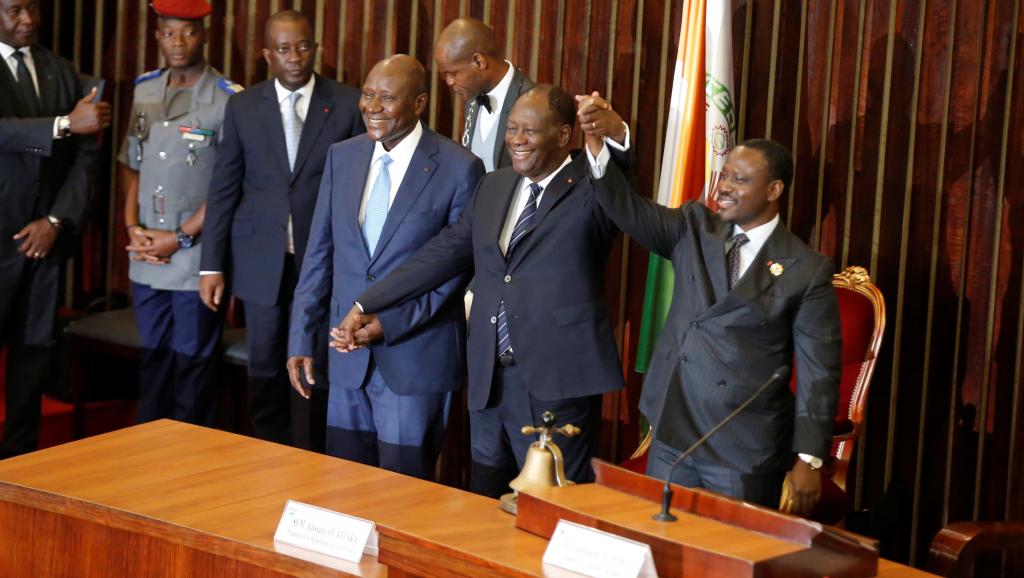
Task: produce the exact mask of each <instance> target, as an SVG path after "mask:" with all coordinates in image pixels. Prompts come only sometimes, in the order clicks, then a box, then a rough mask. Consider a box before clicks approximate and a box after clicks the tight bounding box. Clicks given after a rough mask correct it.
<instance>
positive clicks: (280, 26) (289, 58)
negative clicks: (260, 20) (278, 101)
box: [263, 19, 317, 91]
mask: <svg viewBox="0 0 1024 578" xmlns="http://www.w3.org/2000/svg"><path fill="white" fill-rule="evenodd" d="M266 44H267V47H266V48H264V49H263V58H264V60H266V61H267V67H268V68H269V69H270V73H271V74H272V75H274V78H276V79H277V80H278V82H280V83H281V85H282V86H284V87H285V88H287V89H288V90H291V91H295V90H298V89H300V88H302V87H303V86H305V85H306V83H307V82H309V77H310V76H312V75H313V63H314V58H313V57H314V56H315V55H316V48H317V44H316V42H314V41H313V31H312V30H311V29H310V26H309V21H308V20H305V19H296V20H275V21H272V22H271V23H270V25H269V27H268V28H267V34H266Z"/></svg>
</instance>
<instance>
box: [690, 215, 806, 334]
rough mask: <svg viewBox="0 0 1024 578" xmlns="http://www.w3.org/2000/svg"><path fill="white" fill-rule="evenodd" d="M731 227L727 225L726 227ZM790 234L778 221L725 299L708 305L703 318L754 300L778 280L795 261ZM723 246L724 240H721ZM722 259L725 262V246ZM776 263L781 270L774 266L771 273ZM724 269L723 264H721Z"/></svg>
mask: <svg viewBox="0 0 1024 578" xmlns="http://www.w3.org/2000/svg"><path fill="white" fill-rule="evenodd" d="M730 228H731V227H730V226H727V227H726V230H729V229H730ZM792 240H793V234H792V233H790V231H789V229H787V228H786V226H785V225H783V224H782V223H781V222H780V223H779V224H778V226H776V227H775V231H773V232H772V234H771V236H770V237H768V240H767V241H765V243H764V245H763V246H762V247H761V250H760V251H758V253H757V255H755V256H754V260H753V261H752V262H751V263H750V266H749V267H747V270H746V271H745V272H744V273H743V276H742V277H740V278H739V280H738V281H737V282H736V286H735V287H733V289H732V291H730V292H729V293H728V294H727V295H726V296H725V298H723V299H719V300H718V302H717V303H715V305H713V306H712V307H711V308H709V309H708V310H707V311H706V313H705V315H702V317H713V316H715V315H721V314H723V313H727V312H729V311H732V310H733V309H736V308H737V307H741V306H743V305H745V304H748V303H751V302H754V301H757V300H758V299H759V298H760V296H761V295H763V294H764V293H765V292H766V291H767V290H768V289H769V288H770V287H771V286H772V285H773V284H774V283H775V281H776V279H778V278H779V277H780V276H781V275H783V274H785V270H786V269H790V268H791V266H792V265H793V264H794V263H796V262H797V260H798V257H795V256H794V255H793V251H792ZM723 245H724V240H723ZM722 252H723V257H722V259H721V260H722V261H723V263H724V261H725V258H724V249H723V251H722ZM774 264H778V265H779V266H780V267H781V270H780V269H778V268H776V272H777V273H778V274H776V273H772V265H774ZM722 268H723V270H724V268H725V266H724V265H723V266H722Z"/></svg>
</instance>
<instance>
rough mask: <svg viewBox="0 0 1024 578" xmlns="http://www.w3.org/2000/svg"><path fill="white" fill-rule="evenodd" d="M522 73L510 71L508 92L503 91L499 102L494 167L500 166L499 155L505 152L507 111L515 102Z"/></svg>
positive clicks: (520, 87)
mask: <svg viewBox="0 0 1024 578" xmlns="http://www.w3.org/2000/svg"><path fill="white" fill-rule="evenodd" d="M523 78H524V76H523V74H522V73H521V72H519V70H517V69H513V71H512V82H510V83H509V85H508V92H507V93H505V100H504V102H502V103H501V116H499V117H498V127H497V130H498V133H497V134H496V135H495V138H496V139H497V142H496V143H495V146H494V159H493V161H494V165H493V166H494V167H500V166H501V155H502V154H503V153H504V152H505V130H506V129H507V128H508V113H509V112H511V111H512V105H514V104H515V103H516V99H517V98H519V94H520V92H522V88H523Z"/></svg>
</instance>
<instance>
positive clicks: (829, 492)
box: [623, 266, 885, 524]
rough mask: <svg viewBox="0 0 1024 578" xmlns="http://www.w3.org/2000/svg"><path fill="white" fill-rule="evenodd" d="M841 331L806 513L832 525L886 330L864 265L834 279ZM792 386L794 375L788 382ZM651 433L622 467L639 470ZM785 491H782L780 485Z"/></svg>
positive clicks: (840, 509) (838, 515)
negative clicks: (822, 463)
mask: <svg viewBox="0 0 1024 578" xmlns="http://www.w3.org/2000/svg"><path fill="white" fill-rule="evenodd" d="M832 285H833V287H835V290H836V298H837V299H838V301H839V317H840V323H841V324H842V332H843V352H842V377H841V379H840V383H839V405H838V407H837V408H836V420H835V428H834V430H833V431H834V433H833V437H832V457H833V461H832V464H830V466H829V467H828V468H827V469H823V471H822V475H823V479H822V498H821V500H820V501H819V503H818V506H817V507H816V508H815V511H814V512H813V513H812V514H811V516H810V518H812V519H814V520H817V521H819V522H824V523H829V524H836V523H838V522H840V521H841V520H842V519H843V518H844V517H845V515H846V511H847V509H848V503H847V498H846V475H847V471H848V469H849V466H850V459H851V458H852V457H853V448H854V445H855V444H856V442H857V439H858V438H859V437H860V435H861V433H862V432H863V431H864V408H865V406H866V405H867V399H868V389H869V387H870V385H871V377H872V375H873V374H874V370H875V362H876V361H877V358H878V351H879V349H880V348H881V346H882V333H883V331H884V330H885V299H884V298H883V297H882V293H881V292H880V291H879V290H878V287H876V286H875V285H874V284H873V283H872V282H871V277H870V276H869V275H868V272H867V270H866V269H864V268H863V267H857V266H850V267H847V268H846V270H845V271H843V272H842V273H838V274H836V275H835V276H834V277H833V279H832ZM790 388H792V389H794V390H795V388H796V375H794V376H793V380H792V382H791V383H790ZM650 443H651V434H650V432H648V434H647V436H646V437H645V438H644V440H643V442H641V444H640V447H639V448H637V450H636V452H634V453H633V455H632V456H631V457H630V459H629V460H627V461H626V462H625V463H624V464H623V467H626V468H628V469H631V470H633V471H638V472H643V471H644V470H645V469H646V467H647V449H648V448H649V447H650ZM784 493H785V490H784Z"/></svg>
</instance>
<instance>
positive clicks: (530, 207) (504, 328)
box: [497, 183, 540, 357]
mask: <svg viewBox="0 0 1024 578" xmlns="http://www.w3.org/2000/svg"><path fill="white" fill-rule="evenodd" d="M539 194H540V185H538V184H537V183H530V196H528V197H526V206H525V207H523V211H522V212H521V213H519V219H517V220H516V226H515V228H513V229H512V236H511V237H510V238H509V240H508V249H507V250H506V251H505V258H506V259H508V258H509V257H510V256H511V255H512V249H513V248H514V247H515V246H516V244H517V243H518V242H519V240H520V239H522V238H523V236H524V235H526V231H527V229H529V227H530V225H531V224H532V223H533V221H534V218H535V217H536V216H537V195H539ZM497 324H498V357H501V356H502V355H505V354H511V353H512V337H511V336H510V335H509V332H508V314H507V313H506V311H505V300H504V299H502V300H501V301H500V302H499V303H498V321H497Z"/></svg>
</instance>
